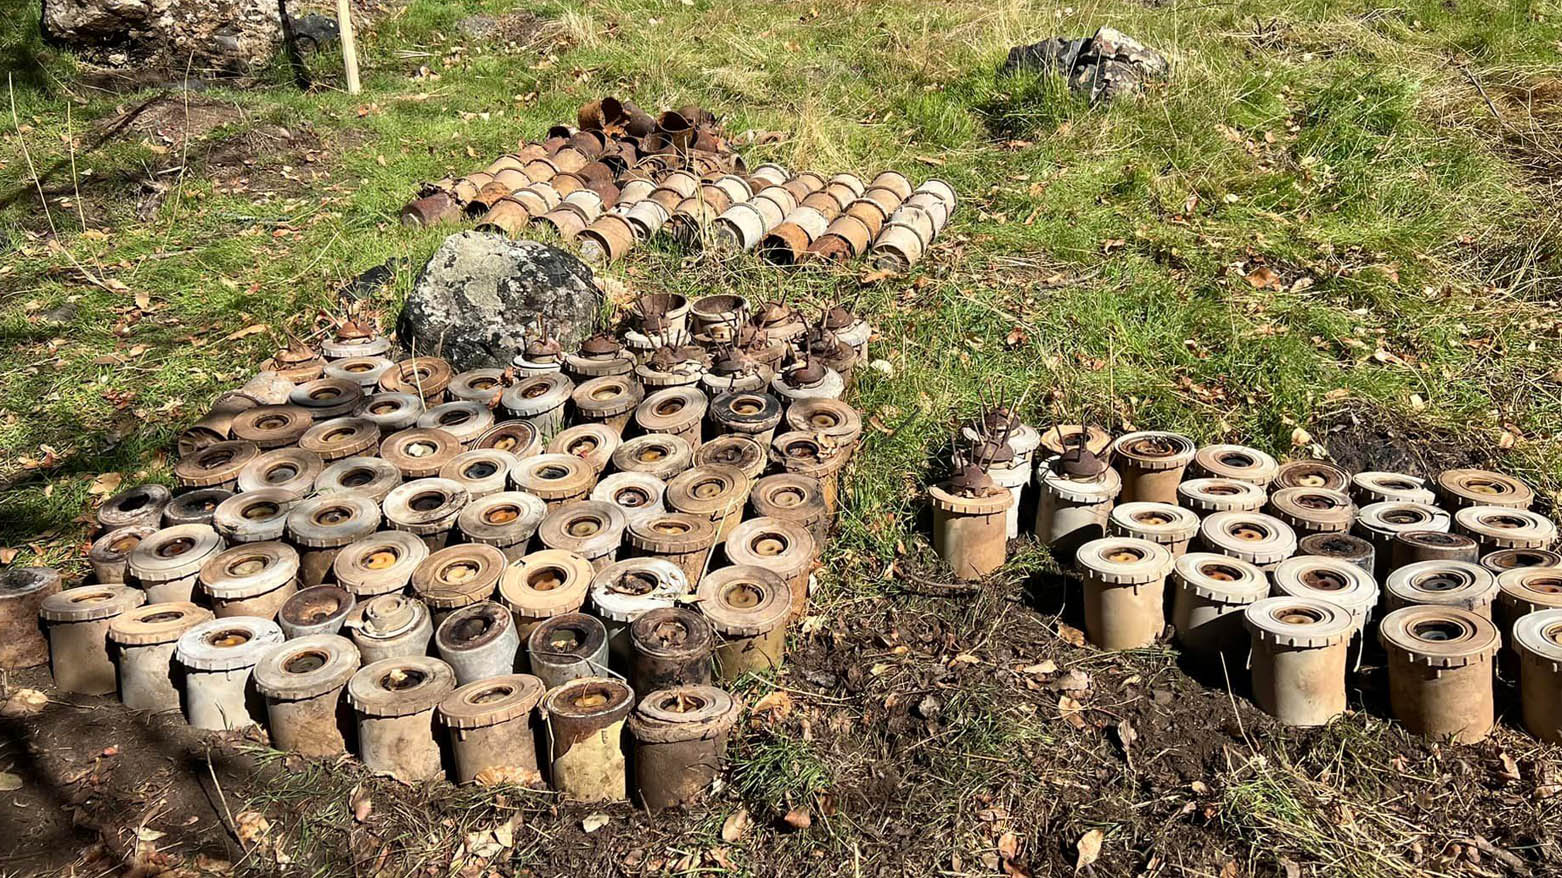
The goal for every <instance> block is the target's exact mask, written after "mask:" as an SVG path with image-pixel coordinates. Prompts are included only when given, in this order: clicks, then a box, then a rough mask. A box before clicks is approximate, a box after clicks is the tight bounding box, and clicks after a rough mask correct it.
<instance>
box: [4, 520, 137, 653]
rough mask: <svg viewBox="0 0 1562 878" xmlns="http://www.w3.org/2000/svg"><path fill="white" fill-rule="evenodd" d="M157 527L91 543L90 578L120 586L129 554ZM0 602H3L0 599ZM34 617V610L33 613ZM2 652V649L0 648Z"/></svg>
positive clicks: (118, 533)
mask: <svg viewBox="0 0 1562 878" xmlns="http://www.w3.org/2000/svg"><path fill="white" fill-rule="evenodd" d="M157 530H158V528H157V525H155V524H153V525H132V526H130V527H120V528H115V529H114V530H111V531H108V532H107V533H105V534H103V535H102V536H100V537H98V538H97V539H96V540H94V541H93V542H92V547H91V548H89V549H88V550H87V563H88V564H89V565H91V567H92V578H93V580H94V581H95V582H97V583H98V584H99V585H121V584H123V583H124V581H125V576H126V573H127V571H126V568H127V567H128V566H129V560H130V553H131V552H132V551H134V550H135V547H136V546H138V545H140V544H141V541H142V540H144V539H146V538H147V537H149V536H151V535H152V534H154V533H156V532H157ZM0 600H4V598H3V597H0ZM34 615H36V610H35V612H34ZM0 650H3V647H0Z"/></svg>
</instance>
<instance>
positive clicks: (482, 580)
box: [412, 544, 509, 626]
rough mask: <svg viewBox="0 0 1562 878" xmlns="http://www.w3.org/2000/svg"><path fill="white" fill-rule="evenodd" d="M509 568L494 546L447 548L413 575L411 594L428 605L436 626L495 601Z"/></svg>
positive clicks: (430, 557)
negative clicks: (477, 605) (458, 613)
mask: <svg viewBox="0 0 1562 878" xmlns="http://www.w3.org/2000/svg"><path fill="white" fill-rule="evenodd" d="M508 565H509V561H508V559H506V558H505V557H504V553H503V552H501V551H499V550H498V549H496V548H494V547H493V546H484V545H478V544H462V545H458V546H447V547H446V548H443V549H440V550H439V551H437V552H431V553H430V554H429V556H428V557H427V558H425V559H423V563H421V564H419V565H418V568H417V569H416V570H414V571H413V572H412V593H413V594H414V595H416V596H417V597H418V598H420V599H421V600H422V601H423V603H425V604H427V605H428V608H429V612H430V613H432V614H433V616H434V624H435V625H436V626H437V625H438V624H439V623H440V622H443V621H444V620H445V617H447V616H449V615H450V614H451V613H453V612H455V611H456V610H459V609H461V608H462V607H466V606H470V605H472V604H475V603H478V602H479V601H486V600H490V599H492V597H493V595H494V592H495V591H496V590H497V589H498V587H499V579H500V577H502V576H503V575H504V573H505V569H506V567H507V566H508Z"/></svg>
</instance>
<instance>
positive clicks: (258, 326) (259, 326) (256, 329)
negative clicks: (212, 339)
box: [223, 323, 271, 341]
mask: <svg viewBox="0 0 1562 878" xmlns="http://www.w3.org/2000/svg"><path fill="white" fill-rule="evenodd" d="M270 328H271V326H270V325H269V324H265V323H251V324H250V325H249V326H246V327H244V328H243V329H240V330H238V331H237V332H231V333H229V334H228V335H227V336H225V337H224V338H223V341H237V340H239V339H241V338H246V337H248V336H251V335H255V334H257V333H261V332H265V331H266V330H268V329H270Z"/></svg>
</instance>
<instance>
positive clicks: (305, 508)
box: [287, 491, 380, 586]
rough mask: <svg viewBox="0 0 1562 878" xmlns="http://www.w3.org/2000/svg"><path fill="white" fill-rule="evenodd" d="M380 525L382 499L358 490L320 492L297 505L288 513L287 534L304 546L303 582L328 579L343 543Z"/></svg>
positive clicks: (301, 558) (301, 554)
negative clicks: (327, 575)
mask: <svg viewBox="0 0 1562 878" xmlns="http://www.w3.org/2000/svg"><path fill="white" fill-rule="evenodd" d="M379 527H380V504H379V502H377V501H376V500H375V499H374V498H373V497H370V496H369V495H368V494H363V493H359V492H357V491H334V492H332V493H329V494H318V495H316V496H314V497H310V498H308V499H306V500H303V501H302V502H300V503H299V504H298V505H297V506H294V507H293V508H292V510H291V511H289V512H288V514H287V535H288V539H289V540H290V541H291V542H292V543H293V545H295V546H298V547H299V548H300V551H299V568H298V581H299V583H300V584H301V585H304V586H311V585H319V584H320V583H322V582H324V581H325V577H326V573H327V572H328V571H330V569H331V564H332V562H333V561H335V560H336V555H337V553H338V552H340V551H341V550H342V547H343V546H346V545H348V544H349V543H351V542H353V541H354V540H357V539H360V538H362V537H366V536H369V535H370V534H372V533H374V532H375V531H377V530H379Z"/></svg>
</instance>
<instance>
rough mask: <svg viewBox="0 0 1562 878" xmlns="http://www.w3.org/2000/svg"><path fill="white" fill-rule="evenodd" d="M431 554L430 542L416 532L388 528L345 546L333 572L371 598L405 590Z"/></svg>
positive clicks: (357, 593)
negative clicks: (425, 541)
mask: <svg viewBox="0 0 1562 878" xmlns="http://www.w3.org/2000/svg"><path fill="white" fill-rule="evenodd" d="M428 556H429V549H428V544H426V543H424V542H423V540H421V539H419V538H418V536H417V535H416V534H411V533H407V532H406V531H400V530H386V531H380V532H378V533H373V534H369V535H368V536H365V537H360V538H359V539H356V540H354V541H352V542H351V543H348V544H347V545H346V546H343V547H342V549H341V551H340V552H338V553H337V555H336V558H335V559H333V560H332V562H331V572H332V573H333V574H334V575H335V577H336V581H337V582H338V583H339V584H340V585H341V586H342V588H345V589H346V590H348V591H350V592H352V593H353V596H354V597H357V598H370V597H373V596H375V595H380V594H391V593H393V592H399V591H403V590H405V589H406V587H407V585H408V584H409V583H410V582H411V581H412V574H413V573H415V572H417V569H418V567H419V566H420V565H421V564H422V563H423V562H424V561H425V560H427V558H428Z"/></svg>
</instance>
